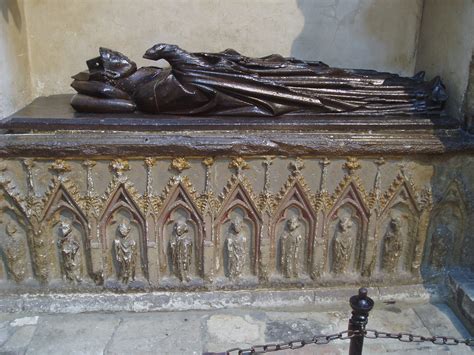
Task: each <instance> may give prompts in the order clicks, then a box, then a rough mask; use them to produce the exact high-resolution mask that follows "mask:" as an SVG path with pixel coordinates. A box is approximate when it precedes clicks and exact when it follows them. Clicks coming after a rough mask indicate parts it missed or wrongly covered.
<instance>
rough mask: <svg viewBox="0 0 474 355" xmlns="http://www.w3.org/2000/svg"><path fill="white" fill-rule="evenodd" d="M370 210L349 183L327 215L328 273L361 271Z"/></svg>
mask: <svg viewBox="0 0 474 355" xmlns="http://www.w3.org/2000/svg"><path fill="white" fill-rule="evenodd" d="M368 221H369V210H368V208H367V206H366V204H365V202H364V199H363V197H362V194H361V192H360V191H359V189H358V187H357V185H356V184H354V183H353V182H350V183H349V184H348V185H347V186H346V187H345V188H344V190H343V191H342V193H341V194H340V196H339V198H338V199H337V200H336V203H335V204H334V206H333V207H332V209H331V211H330V212H329V214H328V219H327V226H326V230H327V238H328V255H327V258H328V263H327V265H328V271H330V272H332V273H334V274H346V273H350V272H360V271H361V268H362V263H363V256H364V252H365V248H366V245H365V244H366V238H367V229H368Z"/></svg>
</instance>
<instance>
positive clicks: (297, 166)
mask: <svg viewBox="0 0 474 355" xmlns="http://www.w3.org/2000/svg"><path fill="white" fill-rule="evenodd" d="M288 167H289V169H290V170H291V173H292V174H293V175H299V174H301V170H303V169H304V161H303V159H301V158H296V160H295V161H293V162H290V164H289V166H288Z"/></svg>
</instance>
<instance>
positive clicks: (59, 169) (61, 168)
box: [49, 159, 71, 181]
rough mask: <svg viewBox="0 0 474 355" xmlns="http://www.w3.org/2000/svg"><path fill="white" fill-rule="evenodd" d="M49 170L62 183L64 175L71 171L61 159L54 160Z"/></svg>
mask: <svg viewBox="0 0 474 355" xmlns="http://www.w3.org/2000/svg"><path fill="white" fill-rule="evenodd" d="M49 169H50V170H52V171H53V172H54V173H55V174H56V175H57V177H58V180H59V181H64V180H65V176H64V174H65V173H68V172H70V171H71V166H70V165H69V164H68V163H67V162H66V161H65V160H63V159H56V160H55V161H54V163H53V164H51V167H50V168H49Z"/></svg>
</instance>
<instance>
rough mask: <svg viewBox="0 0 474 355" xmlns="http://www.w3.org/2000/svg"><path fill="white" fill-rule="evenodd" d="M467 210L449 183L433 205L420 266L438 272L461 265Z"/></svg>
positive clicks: (456, 184) (458, 188)
mask: <svg viewBox="0 0 474 355" xmlns="http://www.w3.org/2000/svg"><path fill="white" fill-rule="evenodd" d="M466 216H467V207H466V202H465V199H464V194H463V188H462V185H461V183H460V182H459V181H458V180H456V179H455V180H453V181H452V182H451V183H450V185H449V186H448V188H447V189H446V191H445V193H444V195H443V197H442V198H441V200H440V201H439V202H438V203H437V204H436V205H435V207H434V209H433V211H432V214H431V220H430V226H429V228H428V236H427V240H426V245H425V253H424V264H425V265H428V266H431V267H432V268H433V269H442V268H444V267H447V266H451V265H460V264H462V262H463V256H465V253H469V252H470V250H469V249H464V246H465V245H464V244H465V238H464V237H465V234H466V231H465V228H466Z"/></svg>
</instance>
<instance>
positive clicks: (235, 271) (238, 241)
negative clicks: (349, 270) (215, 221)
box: [226, 216, 247, 279]
mask: <svg viewBox="0 0 474 355" xmlns="http://www.w3.org/2000/svg"><path fill="white" fill-rule="evenodd" d="M242 224H243V221H242V218H240V217H239V216H237V217H235V218H234V220H233V221H232V224H231V226H230V233H229V236H228V237H227V240H226V248H227V255H228V270H229V277H230V278H231V279H237V278H239V277H240V276H241V275H242V270H243V268H244V265H245V260H246V245H247V237H246V236H245V234H244V231H243V228H242Z"/></svg>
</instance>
